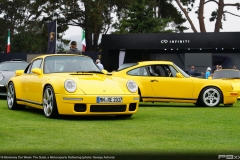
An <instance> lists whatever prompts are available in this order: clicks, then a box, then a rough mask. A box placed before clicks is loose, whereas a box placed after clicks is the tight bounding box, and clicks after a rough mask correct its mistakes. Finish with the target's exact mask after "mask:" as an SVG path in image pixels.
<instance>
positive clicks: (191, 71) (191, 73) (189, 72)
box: [188, 65, 197, 77]
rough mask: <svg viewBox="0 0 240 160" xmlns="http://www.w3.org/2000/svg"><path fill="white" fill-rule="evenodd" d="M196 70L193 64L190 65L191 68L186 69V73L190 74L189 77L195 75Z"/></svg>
mask: <svg viewBox="0 0 240 160" xmlns="http://www.w3.org/2000/svg"><path fill="white" fill-rule="evenodd" d="M196 72H197V70H195V66H194V65H192V66H191V70H190V71H188V75H189V76H191V77H196Z"/></svg>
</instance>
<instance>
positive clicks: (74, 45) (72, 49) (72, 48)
mask: <svg viewBox="0 0 240 160" xmlns="http://www.w3.org/2000/svg"><path fill="white" fill-rule="evenodd" d="M66 54H82V52H80V51H79V50H78V49H77V42H76V41H72V42H71V45H70V49H69V50H67V52H66Z"/></svg>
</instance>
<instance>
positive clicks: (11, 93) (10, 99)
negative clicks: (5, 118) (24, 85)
mask: <svg viewBox="0 0 240 160" xmlns="http://www.w3.org/2000/svg"><path fill="white" fill-rule="evenodd" d="M14 94H15V92H14V87H13V84H9V86H8V92H7V103H8V107H9V108H10V109H11V108H12V107H13V103H14V97H15V95H14Z"/></svg>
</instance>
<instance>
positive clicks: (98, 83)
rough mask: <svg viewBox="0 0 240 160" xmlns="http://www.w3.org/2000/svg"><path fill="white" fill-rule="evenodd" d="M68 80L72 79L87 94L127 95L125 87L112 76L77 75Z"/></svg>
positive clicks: (70, 76) (69, 76) (69, 77)
mask: <svg viewBox="0 0 240 160" xmlns="http://www.w3.org/2000/svg"><path fill="white" fill-rule="evenodd" d="M64 77H65V78H66V79H72V80H74V81H75V82H76V83H77V86H78V88H79V89H80V90H82V91H83V92H84V93H85V94H111V95H114V94H116V93H118V94H125V93H124V89H123V88H122V86H123V85H125V86H126V84H123V85H120V84H119V82H117V81H116V80H114V79H113V78H112V77H111V76H106V75H102V74H77V75H71V74H70V75H69V74H68V76H67V77H66V76H64Z"/></svg>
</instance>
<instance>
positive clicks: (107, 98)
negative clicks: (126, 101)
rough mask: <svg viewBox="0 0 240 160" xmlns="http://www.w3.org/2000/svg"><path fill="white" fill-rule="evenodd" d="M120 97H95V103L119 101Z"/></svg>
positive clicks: (120, 100)
mask: <svg viewBox="0 0 240 160" xmlns="http://www.w3.org/2000/svg"><path fill="white" fill-rule="evenodd" d="M121 102H122V97H97V103H121Z"/></svg>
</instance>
